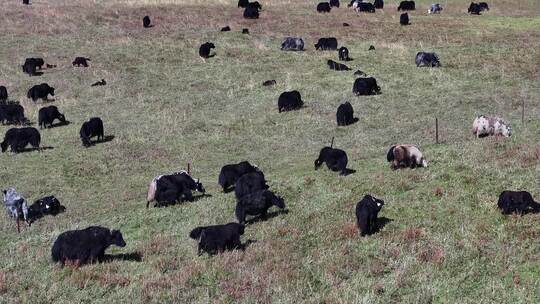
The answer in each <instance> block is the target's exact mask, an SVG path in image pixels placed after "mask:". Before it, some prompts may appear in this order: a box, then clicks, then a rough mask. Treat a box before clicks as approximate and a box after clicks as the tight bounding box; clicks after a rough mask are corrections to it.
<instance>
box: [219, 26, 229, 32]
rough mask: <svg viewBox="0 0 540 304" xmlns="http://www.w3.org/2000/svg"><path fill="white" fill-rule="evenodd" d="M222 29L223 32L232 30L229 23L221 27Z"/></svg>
mask: <svg viewBox="0 0 540 304" xmlns="http://www.w3.org/2000/svg"><path fill="white" fill-rule="evenodd" d="M221 31H222V32H230V31H231V27H230V26H228V25H227V26H224V27H222V28H221Z"/></svg>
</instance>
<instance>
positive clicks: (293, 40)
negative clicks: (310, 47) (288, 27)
mask: <svg viewBox="0 0 540 304" xmlns="http://www.w3.org/2000/svg"><path fill="white" fill-rule="evenodd" d="M281 50H282V51H303V50H304V40H303V39H302V38H297V37H287V38H285V40H284V41H283V42H282V43H281Z"/></svg>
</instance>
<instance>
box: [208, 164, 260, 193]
mask: <svg viewBox="0 0 540 304" xmlns="http://www.w3.org/2000/svg"><path fill="white" fill-rule="evenodd" d="M256 171H259V168H258V167H257V166H255V165H252V164H250V163H249V162H248V161H242V162H239V163H238V164H229V165H225V166H223V167H222V168H221V171H220V172H219V179H218V184H219V185H220V186H221V188H223V192H228V191H230V187H231V186H234V185H235V184H236V181H237V180H238V179H239V178H240V177H241V176H242V175H244V174H247V173H252V172H256Z"/></svg>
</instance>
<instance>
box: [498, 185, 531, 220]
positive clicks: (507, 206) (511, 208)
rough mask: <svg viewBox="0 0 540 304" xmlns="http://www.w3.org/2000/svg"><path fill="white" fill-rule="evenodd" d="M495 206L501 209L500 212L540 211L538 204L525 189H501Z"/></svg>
mask: <svg viewBox="0 0 540 304" xmlns="http://www.w3.org/2000/svg"><path fill="white" fill-rule="evenodd" d="M497 206H498V207H499V209H501V212H502V214H511V213H516V214H519V215H523V214H524V213H527V212H535V213H536V212H540V204H538V203H537V202H535V201H534V199H533V197H532V195H531V194H530V193H529V192H527V191H503V192H502V193H501V194H500V195H499V201H498V202H497Z"/></svg>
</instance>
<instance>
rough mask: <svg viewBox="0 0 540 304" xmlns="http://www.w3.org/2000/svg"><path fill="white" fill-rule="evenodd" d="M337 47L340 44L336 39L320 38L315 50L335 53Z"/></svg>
mask: <svg viewBox="0 0 540 304" xmlns="http://www.w3.org/2000/svg"><path fill="white" fill-rule="evenodd" d="M337 47H338V42H337V39H336V38H334V37H326V38H319V41H317V43H316V44H315V49H316V50H321V51H335V50H337Z"/></svg>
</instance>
